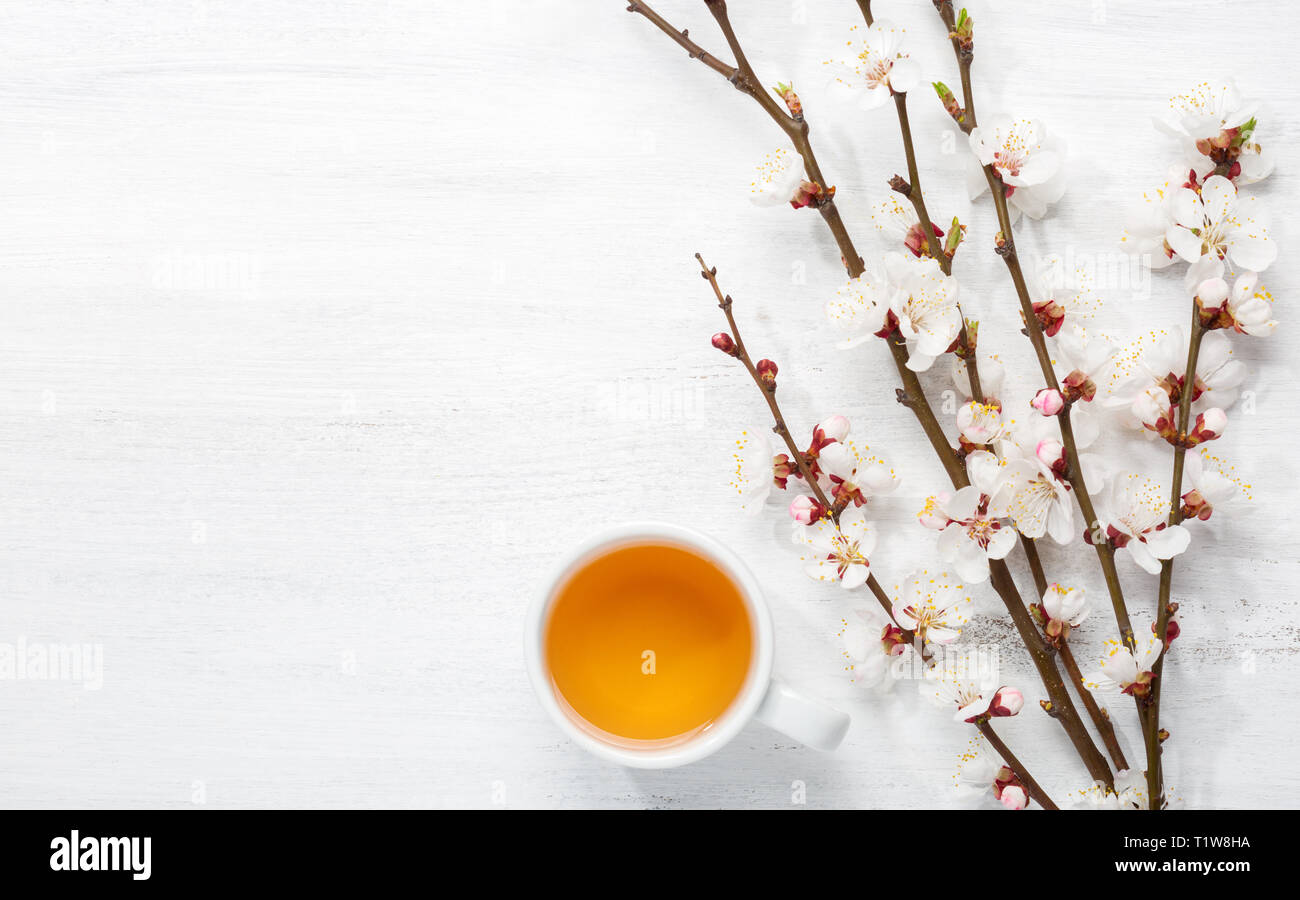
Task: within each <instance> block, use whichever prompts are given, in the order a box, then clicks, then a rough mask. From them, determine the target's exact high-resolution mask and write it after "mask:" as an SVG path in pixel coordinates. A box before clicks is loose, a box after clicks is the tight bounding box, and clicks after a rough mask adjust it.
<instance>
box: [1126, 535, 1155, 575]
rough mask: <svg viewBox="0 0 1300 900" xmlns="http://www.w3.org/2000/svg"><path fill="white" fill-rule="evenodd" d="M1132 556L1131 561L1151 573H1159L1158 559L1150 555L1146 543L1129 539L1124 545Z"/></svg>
mask: <svg viewBox="0 0 1300 900" xmlns="http://www.w3.org/2000/svg"><path fill="white" fill-rule="evenodd" d="M1124 549H1125V550H1127V551H1128V552H1129V555H1130V556H1132V557H1133V562H1135V563H1137V564H1138V565H1139V566H1141V567H1142V568H1143V569H1145V570H1146V571H1148V572H1150V573H1151V574H1152V575H1159V574H1160V561H1159V560H1157V559H1156V558H1155V557H1154V556H1152V555H1151V551H1150V550H1148V549H1147V545H1146V544H1145V543H1143V542H1142V541H1129V542H1128V544H1127V545H1125V547H1124Z"/></svg>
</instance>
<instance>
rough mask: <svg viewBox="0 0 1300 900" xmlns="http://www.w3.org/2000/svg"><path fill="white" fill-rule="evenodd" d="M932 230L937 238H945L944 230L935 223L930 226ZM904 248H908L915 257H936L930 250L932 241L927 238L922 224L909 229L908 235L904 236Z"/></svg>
mask: <svg viewBox="0 0 1300 900" xmlns="http://www.w3.org/2000/svg"><path fill="white" fill-rule="evenodd" d="M930 230H931V231H932V232H934V236H935V237H936V238H942V237H943V229H941V228H940V227H939V226H938V225H935V224H934V223H931V224H930ZM903 246H905V247H907V249H908V250H910V251H911V253H912V255H913V256H915V257H918V258H919V257H921V256H934V255H935V254H934V252H933V251H932V250H931V249H930V241H929V239H927V238H926V236H925V229H924V228H922V227H921V226H920V224H916V225H913V226H912V227H911V228H909V229H907V234H906V235H904V236H903Z"/></svg>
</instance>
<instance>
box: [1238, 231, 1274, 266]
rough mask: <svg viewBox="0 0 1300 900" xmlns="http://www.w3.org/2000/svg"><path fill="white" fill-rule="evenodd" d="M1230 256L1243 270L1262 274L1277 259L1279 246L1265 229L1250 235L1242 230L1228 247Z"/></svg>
mask: <svg viewBox="0 0 1300 900" xmlns="http://www.w3.org/2000/svg"><path fill="white" fill-rule="evenodd" d="M1228 256H1230V257H1231V258H1232V261H1233V262H1234V263H1236V264H1237V265H1238V266H1240V267H1241V268H1243V269H1250V270H1251V271H1254V272H1262V271H1264V270H1265V269H1267V268H1268V267H1269V266H1271V265H1273V262H1274V261H1275V260H1276V259H1277V244H1276V243H1275V242H1273V241H1271V240H1269V237H1268V232H1267V231H1265V230H1263V229H1258V230H1255V231H1254V232H1253V233H1248V232H1247V231H1246V230H1244V229H1243V230H1241V231H1239V232H1238V233H1237V235H1236V237H1235V238H1234V239H1233V241H1232V243H1231V244H1230V245H1229V247H1228Z"/></svg>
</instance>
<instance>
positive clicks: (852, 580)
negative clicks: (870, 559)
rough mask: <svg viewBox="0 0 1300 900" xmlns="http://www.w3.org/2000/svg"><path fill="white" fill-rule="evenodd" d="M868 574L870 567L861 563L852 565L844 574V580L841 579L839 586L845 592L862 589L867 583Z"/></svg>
mask: <svg viewBox="0 0 1300 900" xmlns="http://www.w3.org/2000/svg"><path fill="white" fill-rule="evenodd" d="M870 574H871V567H870V566H868V565H865V564H863V563H854V564H853V565H851V566H849V569H848V571H847V572H845V573H844V578H843V579H841V581H840V584H841V585H842V586H843V587H844V589H845V590H850V589H852V588H858V587H862V586H863V585H864V584H866V583H867V576H868V575H870Z"/></svg>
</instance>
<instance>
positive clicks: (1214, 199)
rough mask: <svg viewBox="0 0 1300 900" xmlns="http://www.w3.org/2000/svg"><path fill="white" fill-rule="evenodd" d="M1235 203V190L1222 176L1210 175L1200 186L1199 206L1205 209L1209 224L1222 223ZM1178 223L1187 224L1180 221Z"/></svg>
mask: <svg viewBox="0 0 1300 900" xmlns="http://www.w3.org/2000/svg"><path fill="white" fill-rule="evenodd" d="M1236 201H1237V188H1236V187H1234V186H1233V184H1232V182H1231V181H1229V180H1228V179H1226V178H1224V177H1223V176H1222V175H1211V176H1210V177H1209V178H1207V179H1205V183H1204V184H1202V185H1201V205H1202V206H1203V207H1204V209H1205V218H1206V219H1208V220H1209V221H1211V222H1221V221H1223V219H1224V218H1226V217H1227V215H1228V211H1229V210H1231V209H1232V204H1233V203H1235V202H1236ZM1179 222H1180V223H1182V224H1184V225H1185V224H1187V223H1186V222H1182V220H1181V219H1180V220H1179Z"/></svg>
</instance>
